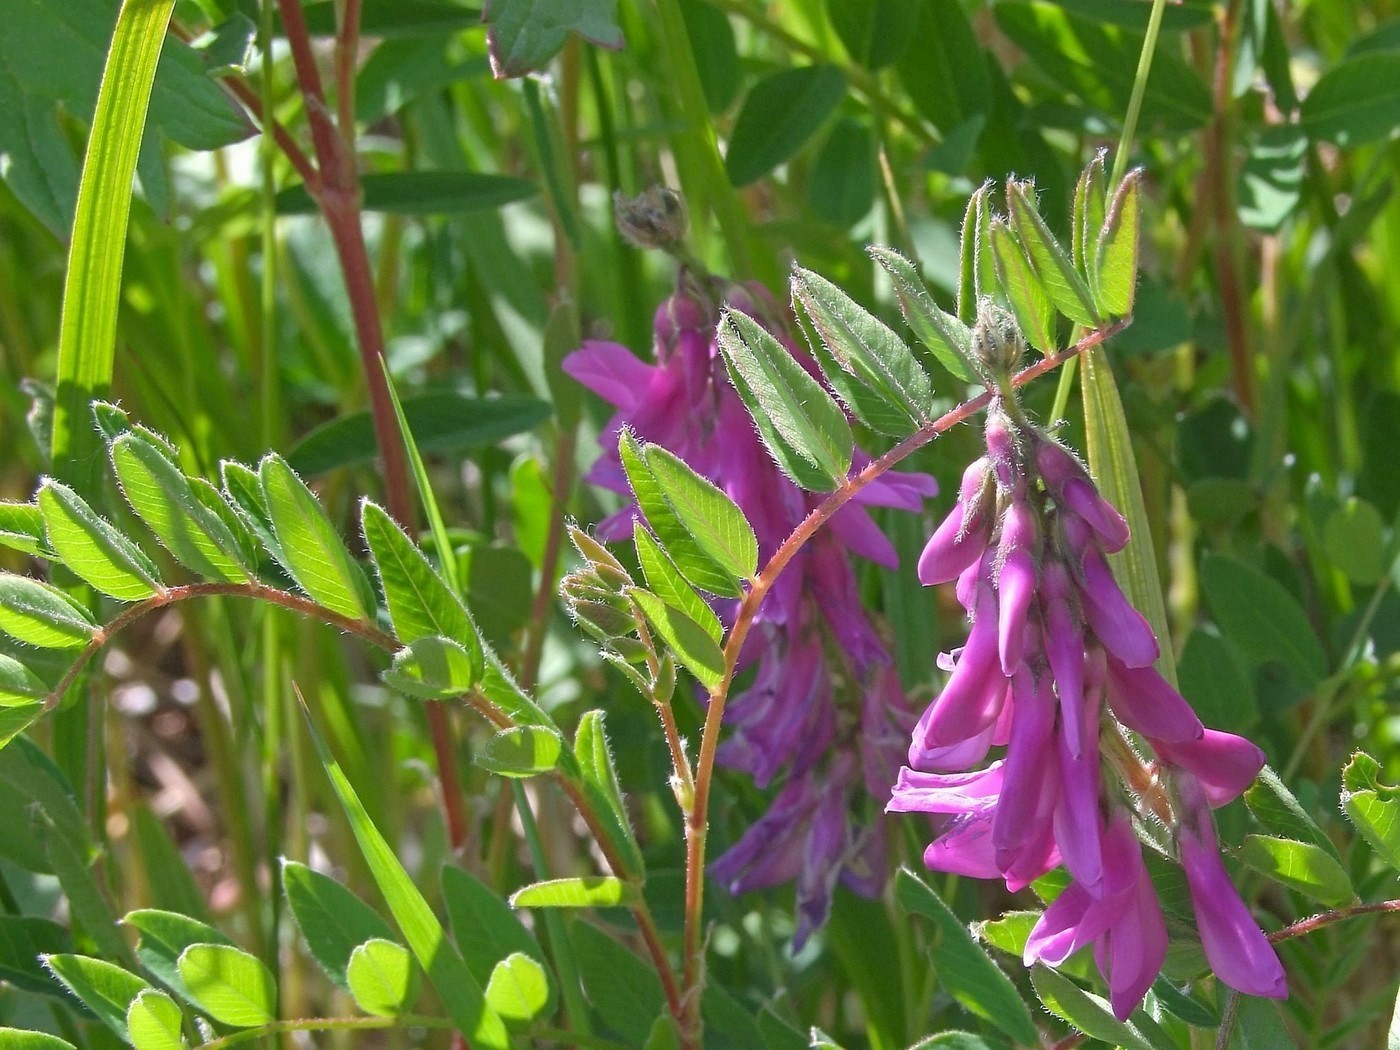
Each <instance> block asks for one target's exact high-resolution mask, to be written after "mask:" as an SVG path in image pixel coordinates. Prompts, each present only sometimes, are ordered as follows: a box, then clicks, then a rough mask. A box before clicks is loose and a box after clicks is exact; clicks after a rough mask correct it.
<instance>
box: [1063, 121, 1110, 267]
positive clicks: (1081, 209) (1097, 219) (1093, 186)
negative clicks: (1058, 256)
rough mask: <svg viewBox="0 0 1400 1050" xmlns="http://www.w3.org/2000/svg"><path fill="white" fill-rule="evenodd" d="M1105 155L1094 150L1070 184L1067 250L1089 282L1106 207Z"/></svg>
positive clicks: (1106, 152)
mask: <svg viewBox="0 0 1400 1050" xmlns="http://www.w3.org/2000/svg"><path fill="white" fill-rule="evenodd" d="M1107 156H1108V151H1107V150H1105V149H1100V150H1096V151H1095V152H1094V159H1093V160H1091V161H1089V164H1088V166H1087V167H1085V169H1084V170H1083V171H1082V172H1080V173H1079V182H1078V183H1076V184H1075V187H1074V212H1073V216H1072V221H1073V223H1074V230H1073V236H1072V244H1071V252H1072V254H1073V256H1074V263H1075V265H1076V266H1078V267H1079V272H1080V273H1081V274H1083V275H1084V278H1085V279H1086V280H1088V281H1089V282H1090V283H1091V284H1092V283H1093V282H1094V267H1095V266H1096V265H1097V261H1096V258H1095V252H1096V251H1097V249H1098V237H1099V234H1100V232H1102V230H1103V219H1104V209H1105V207H1106V196H1107V192H1106V190H1105V188H1104V184H1105V182H1106V180H1107V178H1108V176H1107V175H1106V174H1105V173H1104V160H1105V158H1106V157H1107Z"/></svg>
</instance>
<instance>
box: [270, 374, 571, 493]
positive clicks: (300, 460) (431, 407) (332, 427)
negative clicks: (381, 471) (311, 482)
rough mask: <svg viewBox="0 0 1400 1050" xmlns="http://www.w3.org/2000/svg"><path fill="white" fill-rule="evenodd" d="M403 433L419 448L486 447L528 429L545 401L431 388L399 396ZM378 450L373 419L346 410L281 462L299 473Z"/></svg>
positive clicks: (539, 419)
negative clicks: (406, 429)
mask: <svg viewBox="0 0 1400 1050" xmlns="http://www.w3.org/2000/svg"><path fill="white" fill-rule="evenodd" d="M403 411H404V415H405V416H407V417H408V427H409V431H410V432H411V433H412V434H413V440H414V441H416V442H417V443H418V450H419V451H420V452H425V453H426V452H461V451H464V450H466V449H474V448H486V447H488V446H490V445H494V444H496V443H498V442H500V441H502V440H504V439H505V438H508V437H511V436H513V435H515V434H523V433H525V432H526V431H529V430H533V429H534V428H535V427H537V426H539V425H540V424H541V423H543V422H544V421H545V420H547V419H548V418H549V415H550V406H549V402H547V401H538V400H536V399H535V398H530V397H490V398H478V397H466V396H464V395H462V394H458V393H455V392H452V391H436V392H433V393H428V394H419V395H417V396H416V397H407V398H404V400H403ZM378 454H379V442H378V439H377V438H376V437H375V435H374V418H373V416H372V415H371V414H370V413H369V412H368V411H364V412H352V413H350V414H348V415H344V416H337V417H336V418H335V419H332V420H331V421H330V422H328V423H323V424H321V425H320V426H319V427H317V428H316V429H315V430H313V431H311V432H310V433H309V434H307V435H306V436H305V437H304V438H302V439H301V440H300V441H298V442H297V443H296V444H295V445H294V446H292V450H291V452H289V453H287V462H288V463H289V464H291V467H292V469H293V470H295V471H296V472H297V473H298V474H301V475H302V476H303V477H316V476H317V475H319V474H324V473H326V472H327V471H331V470H335V469H337V468H338V467H348V466H354V465H357V464H361V463H370V462H372V461H373V460H374V458H375V456H377V455H378Z"/></svg>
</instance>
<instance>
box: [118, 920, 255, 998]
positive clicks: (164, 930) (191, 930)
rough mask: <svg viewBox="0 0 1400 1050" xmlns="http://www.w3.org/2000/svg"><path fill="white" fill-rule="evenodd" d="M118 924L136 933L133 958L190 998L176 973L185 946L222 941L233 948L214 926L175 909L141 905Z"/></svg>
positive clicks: (191, 995) (183, 995) (187, 990)
mask: <svg viewBox="0 0 1400 1050" xmlns="http://www.w3.org/2000/svg"><path fill="white" fill-rule="evenodd" d="M122 924H123V925H126V926H130V927H131V928H132V929H134V930H136V931H137V932H139V933H140V935H141V939H140V940H139V941H138V942H137V944H136V958H137V959H139V960H140V961H141V965H142V966H144V967H145V968H146V969H147V970H149V971H150V972H151V973H152V974H153V975H154V976H155V977H157V978H158V979H159V980H160V982H161V983H162V984H164V985H166V986H168V987H169V988H172V989H174V990H175V991H176V992H178V993H179V994H180V995H181V996H182V997H184V998H186V999H189V1000H191V1001H192V1002H193V1001H194V996H193V993H191V991H190V990H189V988H188V987H186V985H185V979H184V978H183V977H181V976H180V956H181V955H182V954H183V953H184V951H185V949H186V948H189V947H191V946H192V945H196V944H222V945H226V946H228V947H233V942H232V941H231V940H229V939H228V938H227V937H225V936H224V935H223V934H222V933H220V932H219V931H218V930H216V929H214V927H212V926H209V925H207V924H205V923H202V922H200V921H199V920H197V919H191V918H190V917H189V916H187V915H180V914H178V913H176V912H170V911H160V910H158V909H156V908H142V909H138V910H137V911H133V912H128V913H127V914H126V915H125V916H124V917H123V918H122Z"/></svg>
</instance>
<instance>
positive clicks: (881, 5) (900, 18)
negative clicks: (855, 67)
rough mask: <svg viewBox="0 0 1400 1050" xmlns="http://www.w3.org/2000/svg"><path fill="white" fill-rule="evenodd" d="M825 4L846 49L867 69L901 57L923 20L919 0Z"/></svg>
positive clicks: (846, 0)
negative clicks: (920, 17) (919, 22)
mask: <svg viewBox="0 0 1400 1050" xmlns="http://www.w3.org/2000/svg"><path fill="white" fill-rule="evenodd" d="M824 6H825V7H826V14H827V18H829V19H830V20H831V26H832V28H833V29H835V30H836V35H837V36H839V37H840V38H841V43H843V44H845V45H846V51H847V52H848V53H849V54H850V56H851V58H853V59H855V61H857V62H859V63H860V64H861V65H863V66H865V67H866V68H867V69H881V68H883V67H884V66H887V65H889V64H890V63H891V62H894V61H895V60H896V59H898V58H899V56H900V55H902V54H903V53H904V52H905V50H906V49H907V48H908V47H909V43H910V37H911V35H912V34H913V32H914V29H915V27H916V26H917V25H918V21H919V7H920V4H919V0H826V4H825V5H824Z"/></svg>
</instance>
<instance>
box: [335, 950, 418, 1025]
mask: <svg viewBox="0 0 1400 1050" xmlns="http://www.w3.org/2000/svg"><path fill="white" fill-rule="evenodd" d="M345 978H346V981H347V982H349V985H350V994H351V995H353V996H354V997H355V1003H356V1005H357V1006H359V1008H360V1009H361V1010H363V1011H364V1012H365V1013H367V1014H373V1015H374V1016H375V1017H398V1016H399V1015H400V1014H403V1013H407V1012H408V1009H409V1007H411V1006H412V1005H413V1003H414V1001H415V1000H416V999H417V998H418V969H417V967H415V966H414V965H413V957H412V956H411V955H409V953H408V949H407V948H405V947H404V946H403V945H401V944H395V943H394V942H393V941H390V940H384V939H382V938H378V937H376V938H374V939H372V940H368V941H365V943H364V944H361V945H359V946H357V947H356V948H355V950H354V951H353V952H352V953H351V954H350V965H349V967H348V968H347V969H346V972H345Z"/></svg>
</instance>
